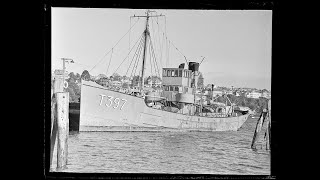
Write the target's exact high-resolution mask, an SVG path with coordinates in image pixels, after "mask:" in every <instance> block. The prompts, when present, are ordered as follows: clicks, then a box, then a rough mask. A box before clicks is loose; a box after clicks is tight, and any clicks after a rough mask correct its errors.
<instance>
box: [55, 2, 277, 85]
mask: <svg viewBox="0 0 320 180" xmlns="http://www.w3.org/2000/svg"><path fill="white" fill-rule="evenodd" d="M153 10H154V11H156V12H155V13H152V15H160V14H162V15H165V16H161V17H153V18H150V20H149V31H150V36H151V41H152V42H153V44H154V50H155V54H156V62H157V66H158V68H159V70H160V73H161V72H162V71H161V68H164V67H178V66H179V64H181V63H185V62H186V60H185V58H184V57H186V58H187V60H188V61H194V62H201V61H202V59H203V58H204V59H203V61H202V63H201V65H200V68H199V71H200V72H202V74H203V76H204V83H205V84H215V85H217V86H225V87H231V86H233V87H238V88H241V87H250V88H257V89H268V90H271V40H272V11H271V10H165V9H160V10H156V9H153ZM51 12H52V16H51V23H52V24H51V28H52V29H51V42H52V44H51V52H52V57H51V63H52V71H54V70H55V69H62V60H61V58H71V59H73V60H74V62H75V63H67V64H66V69H67V71H68V72H75V73H79V74H81V73H82V72H83V71H84V70H88V71H89V73H90V74H91V75H98V74H106V75H107V76H110V75H112V74H113V73H114V72H117V73H118V74H120V75H125V74H126V73H128V72H129V74H130V72H131V70H130V68H129V70H128V67H130V66H129V65H130V62H134V61H132V59H133V54H134V52H135V49H134V48H133V49H132V50H131V48H132V47H137V45H138V43H137V44H136V46H134V44H135V43H136V42H138V40H139V37H140V36H141V34H142V32H143V30H144V28H145V23H146V22H145V18H130V16H133V15H136V16H137V15H145V12H146V10H145V9H141V10H140V9H110V8H52V9H51ZM130 27H131V29H130ZM129 29H130V31H129ZM166 38H167V41H165V40H166ZM119 40H120V41H119ZM166 42H167V43H166ZM169 42H170V43H169ZM112 48H113V49H112ZM176 48H177V49H178V50H177V49H176ZM130 50H131V52H130V53H129V51H130ZM160 50H162V51H160ZM147 52H148V51H147ZM161 52H162V53H161ZM126 57H127V58H126ZM148 57H149V56H148V55H147V59H148ZM149 59H150V58H149ZM122 62H123V63H122ZM150 64H151V65H152V63H151V62H149V60H147V61H146V75H148V74H150V73H151V70H150V69H152V68H151V67H150ZM108 67H109V68H108ZM118 67H119V68H118ZM154 68H155V66H154V65H153V72H154V71H155V70H154Z"/></svg>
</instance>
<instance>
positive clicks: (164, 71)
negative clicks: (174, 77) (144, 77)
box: [162, 69, 167, 77]
mask: <svg viewBox="0 0 320 180" xmlns="http://www.w3.org/2000/svg"><path fill="white" fill-rule="evenodd" d="M162 74H163V77H166V76H167V70H165V69H164V70H163V73H162Z"/></svg>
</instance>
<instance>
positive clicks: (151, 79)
mask: <svg viewBox="0 0 320 180" xmlns="http://www.w3.org/2000/svg"><path fill="white" fill-rule="evenodd" d="M149 54H150V55H149V57H150V58H149V61H150V67H151V68H150V69H151V81H152V76H153V71H152V62H151V59H152V56H151V39H150V43H149Z"/></svg>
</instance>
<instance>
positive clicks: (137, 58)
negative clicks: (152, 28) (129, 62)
mask: <svg viewBox="0 0 320 180" xmlns="http://www.w3.org/2000/svg"><path fill="white" fill-rule="evenodd" d="M142 39H144V33H143V36H142ZM142 42H143V41H142ZM143 44H144V43H142V45H141V48H142V46H143ZM141 48H140V49H141ZM140 54H141V50H139V51H138V54H137V57H136V64H135V67H134V69H132V72H131V75H130V77H131V76H132V73H133V71H134V74H133V75H134V76H135V75H136V71H137V66H138V64H139V58H140Z"/></svg>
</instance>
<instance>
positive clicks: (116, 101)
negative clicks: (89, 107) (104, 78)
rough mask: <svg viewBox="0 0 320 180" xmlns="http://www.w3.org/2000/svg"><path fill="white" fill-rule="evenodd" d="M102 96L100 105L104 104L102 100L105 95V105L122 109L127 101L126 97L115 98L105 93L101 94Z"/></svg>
mask: <svg viewBox="0 0 320 180" xmlns="http://www.w3.org/2000/svg"><path fill="white" fill-rule="evenodd" d="M100 96H101V100H100V106H101V105H102V101H103V98H104V97H106V98H107V103H106V104H105V105H106V106H107V107H113V108H114V109H116V108H119V109H120V110H121V109H122V108H123V106H124V105H125V104H126V102H127V100H126V99H120V98H114V97H112V96H107V95H104V94H100Z"/></svg>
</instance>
